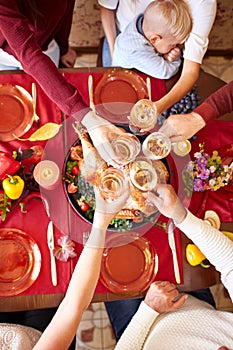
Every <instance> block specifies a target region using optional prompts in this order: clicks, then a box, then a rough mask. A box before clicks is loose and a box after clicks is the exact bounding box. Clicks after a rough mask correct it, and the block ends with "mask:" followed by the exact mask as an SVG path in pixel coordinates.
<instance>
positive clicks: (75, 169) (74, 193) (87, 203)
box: [63, 128, 170, 231]
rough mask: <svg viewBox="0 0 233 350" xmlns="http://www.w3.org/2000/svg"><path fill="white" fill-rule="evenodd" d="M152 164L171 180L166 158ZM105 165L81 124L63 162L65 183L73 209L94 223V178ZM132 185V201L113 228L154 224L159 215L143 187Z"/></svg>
mask: <svg viewBox="0 0 233 350" xmlns="http://www.w3.org/2000/svg"><path fill="white" fill-rule="evenodd" d="M82 132H84V134H83V135H82ZM86 149H88V154H87V155H86V156H84V152H83V150H86ZM88 164H91V168H88V166H87V165H88ZM153 166H154V169H155V171H156V173H157V177H158V179H159V181H160V182H162V183H169V179H170V168H169V164H168V161H167V159H163V161H154V163H153ZM106 167H108V166H107V164H106V163H105V162H104V160H103V159H102V158H101V157H100V156H99V154H98V152H97V151H96V149H95V148H94V146H93V145H92V143H91V140H90V138H89V136H88V134H87V133H86V131H84V129H82V128H81V129H80V132H79V138H78V139H77V141H76V142H75V143H74V144H73V145H72V146H71V147H70V149H69V151H68V153H67V156H66V159H65V162H64V168H63V186H64V192H65V195H66V197H67V198H68V201H69V203H70V205H71V207H72V208H73V210H74V212H75V213H76V214H77V215H79V216H80V217H81V218H82V219H84V220H85V221H87V222H89V223H92V221H93V216H94V211H95V195H94V189H93V185H94V184H95V178H96V176H98V172H101V171H102V170H103V169H106ZM130 186H131V187H130V189H131V201H130V203H131V204H130V205H129V206H127V208H123V209H122V210H121V211H120V212H119V213H118V214H117V215H116V217H115V218H114V220H112V222H111V223H110V225H109V229H110V230H114V231H129V230H132V229H134V228H135V227H140V226H142V225H145V224H148V223H152V224H153V223H155V222H156V220H157V218H158V216H159V212H158V210H157V208H155V207H150V206H147V204H148V203H147V200H146V199H145V197H143V196H142V193H141V191H140V190H138V189H137V188H136V187H134V186H133V184H131V185H130Z"/></svg>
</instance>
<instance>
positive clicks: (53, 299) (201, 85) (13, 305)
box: [0, 68, 233, 312]
mask: <svg viewBox="0 0 233 350" xmlns="http://www.w3.org/2000/svg"><path fill="white" fill-rule="evenodd" d="M61 71H62V72H63V71H65V72H82V71H87V69H83V68H81V69H79V68H78V69H66V70H61ZM92 71H93V72H94V71H95V72H96V71H100V72H103V68H88V72H92ZM7 73H9V72H7ZM14 73H15V71H14ZM177 78H178V76H176V77H174V78H172V79H171V80H169V81H167V83H166V86H167V90H169V89H170V88H171V87H172V86H173V85H174V83H175V81H176V80H177ZM197 84H198V92H199V94H200V96H201V100H204V99H205V98H206V97H207V96H209V95H210V94H211V93H212V92H214V91H216V90H217V89H218V88H220V87H221V86H223V85H224V84H225V83H224V82H223V81H222V80H220V79H218V78H216V77H214V76H212V75H210V74H207V73H204V72H201V73H200V77H199V79H198V82H197ZM221 119H226V120H233V113H231V114H229V115H226V116H223V117H222V118H221ZM213 209H214V208H213ZM221 228H222V229H226V230H229V231H232V230H233V223H222V226H221ZM181 242H182V251H183V271H184V283H183V284H182V285H180V286H179V290H180V291H191V290H197V289H201V288H205V287H209V286H212V285H214V284H216V283H219V273H218V272H216V270H215V269H214V268H213V267H211V268H209V269H203V268H202V267H200V266H198V267H195V268H194V267H192V266H190V265H189V264H188V263H187V261H186V258H185V247H186V245H187V243H188V242H189V239H188V238H187V237H186V236H185V235H183V234H182V236H181ZM144 294H145V293H137V294H136V293H120V294H114V293H107V294H95V295H94V297H93V302H100V301H108V300H116V299H123V298H132V297H137V296H143V295H144ZM63 297H64V295H63V294H49V295H47V294H46V295H43V294H42V295H32V296H13V297H5V298H0V311H6V312H7V311H18V310H28V309H38V308H48V307H56V306H58V305H59V303H60V302H61V300H62V298H63Z"/></svg>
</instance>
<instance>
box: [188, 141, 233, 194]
mask: <svg viewBox="0 0 233 350" xmlns="http://www.w3.org/2000/svg"><path fill="white" fill-rule="evenodd" d="M199 148H200V151H199V152H196V153H194V158H195V159H194V160H193V161H190V162H188V164H187V166H186V168H185V169H184V171H183V174H182V177H183V181H184V183H185V185H186V188H185V192H186V195H187V196H189V197H190V196H191V193H192V191H195V192H201V191H205V190H211V191H217V190H218V189H219V188H221V187H224V186H226V185H227V184H228V183H229V181H230V180H231V179H232V170H233V169H232V166H228V165H223V164H222V158H221V157H220V155H219V154H218V152H217V151H213V153H212V155H211V156H210V155H209V154H208V153H206V152H205V151H204V144H199Z"/></svg>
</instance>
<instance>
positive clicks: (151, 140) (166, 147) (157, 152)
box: [142, 132, 171, 160]
mask: <svg viewBox="0 0 233 350" xmlns="http://www.w3.org/2000/svg"><path fill="white" fill-rule="evenodd" d="M170 151H171V141H170V139H169V138H168V137H167V136H166V135H164V134H163V133H161V132H153V133H151V134H150V135H148V136H147V138H146V139H145V140H144V141H143V144H142V152H143V153H144V155H145V156H146V157H148V158H149V159H155V160H159V159H162V158H165V157H166V156H167V155H168V154H169V153H170Z"/></svg>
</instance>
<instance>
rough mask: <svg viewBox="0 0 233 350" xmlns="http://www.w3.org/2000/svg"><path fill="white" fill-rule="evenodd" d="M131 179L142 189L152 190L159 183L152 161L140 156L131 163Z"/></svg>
mask: <svg viewBox="0 0 233 350" xmlns="http://www.w3.org/2000/svg"><path fill="white" fill-rule="evenodd" d="M130 180H131V182H132V184H133V185H134V186H135V187H137V188H138V189H139V190H141V191H152V190H153V189H155V187H156V185H157V180H158V178H157V173H156V170H155V169H154V167H153V165H152V162H151V161H150V160H149V159H147V158H145V157H138V158H136V159H135V160H134V161H133V162H132V163H131V164H130Z"/></svg>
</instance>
